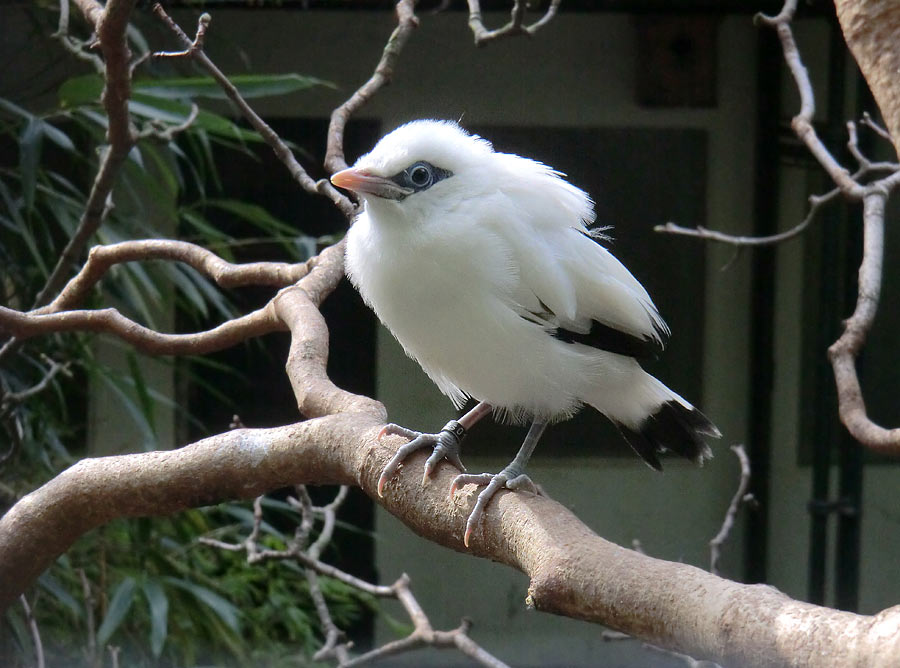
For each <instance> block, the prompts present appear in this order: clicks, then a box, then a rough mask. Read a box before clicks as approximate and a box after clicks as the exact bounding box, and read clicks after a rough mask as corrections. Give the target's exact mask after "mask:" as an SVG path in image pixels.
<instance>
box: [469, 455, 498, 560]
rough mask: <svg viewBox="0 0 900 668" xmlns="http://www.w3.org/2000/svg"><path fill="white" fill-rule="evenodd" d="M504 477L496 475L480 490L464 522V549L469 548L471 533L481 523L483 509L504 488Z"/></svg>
mask: <svg viewBox="0 0 900 668" xmlns="http://www.w3.org/2000/svg"><path fill="white" fill-rule="evenodd" d="M506 483H507V480H506V476H505V475H503V474H502V473H498V474H497V475H495V476H492V478H491V481H490V483H488V486H487V487H485V488H484V489H483V490H481V493H480V494H479V495H478V499H476V501H475V507H474V508H472V512H471V513H469V519H468V520H466V533H465V535H464V536H463V544H464V545H465V546H466V547H469V538H470V537H471V535H472V531H473V530H474V529H475V527H476V526H478V523H479V522H480V521H481V517H482V515H484V509H485V507H486V506H487V504H488V502H489V501H490V500H491V499H492V498H494V495H495V494H496V493H497V492H499V491H500V490H501V489H503V488H504V487H506Z"/></svg>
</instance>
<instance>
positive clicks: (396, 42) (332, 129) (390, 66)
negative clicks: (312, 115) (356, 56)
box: [325, 0, 419, 173]
mask: <svg viewBox="0 0 900 668" xmlns="http://www.w3.org/2000/svg"><path fill="white" fill-rule="evenodd" d="M418 25H419V19H418V18H416V15H415V2H414V0H399V1H398V2H397V27H396V28H395V29H394V32H392V33H391V36H390V37H389V38H388V42H387V44H386V45H385V47H384V51H383V52H382V54H381V60H379V61H378V65H377V66H376V67H375V72H374V73H373V74H372V76H371V77H370V78H369V80H368V81H366V83H364V84H363V85H362V86H361V87H360V88H359V89H358V90H357V91H356V92H355V93H353V95H351V96H350V99H348V100H347V101H346V102H344V104H342V105H341V106H339V107H338V108H337V109H335V110H334V111H333V112H331V121H330V123H329V124H328V147H327V149H326V151H325V168H326V169H327V170H328V171H329V172H332V173H334V172H337V171H339V170H341V169H344V168H346V167H347V162H346V160H345V159H344V128H345V127H346V125H347V121H348V120H349V119H350V116H351V115H352V114H353V113H354V112H355V111H357V110H358V109H359V108H360V107H362V106H363V105H365V104H366V103H367V102H368V101H369V99H370V98H371V97H372V96H373V95H374V94H375V93H377V92H378V90H379V89H380V88H382V87H384V86H386V85H387V84H389V83H390V82H391V79H392V78H393V76H394V66H395V65H396V62H397V58H398V57H399V56H400V52H401V51H402V50H403V47H404V46H405V45H406V42H407V40H408V39H409V36H410V34H411V33H412V31H413V29H414V28H416V27H417V26H418Z"/></svg>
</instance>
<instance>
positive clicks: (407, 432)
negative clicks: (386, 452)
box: [376, 422, 422, 441]
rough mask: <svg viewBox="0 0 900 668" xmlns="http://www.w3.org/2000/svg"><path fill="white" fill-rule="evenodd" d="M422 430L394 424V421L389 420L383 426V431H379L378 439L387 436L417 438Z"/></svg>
mask: <svg viewBox="0 0 900 668" xmlns="http://www.w3.org/2000/svg"><path fill="white" fill-rule="evenodd" d="M421 435H422V432H421V431H415V430H414V429H407V428H406V427H401V426H400V425H399V424H394V423H393V422H389V423H388V424H386V425H384V426H383V427H382V428H381V431H379V432H378V436H376V439H377V440H379V441H380V440H381V439H383V438H384V437H385V436H404V437H406V438H408V439H410V440H412V439H415V438H416V437H418V436H421Z"/></svg>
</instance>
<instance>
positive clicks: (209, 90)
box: [134, 73, 335, 100]
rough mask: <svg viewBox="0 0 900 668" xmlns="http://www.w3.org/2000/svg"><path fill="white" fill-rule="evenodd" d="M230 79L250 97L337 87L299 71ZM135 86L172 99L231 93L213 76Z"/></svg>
mask: <svg viewBox="0 0 900 668" xmlns="http://www.w3.org/2000/svg"><path fill="white" fill-rule="evenodd" d="M228 79H229V81H231V83H232V84H234V85H235V87H236V88H237V89H238V91H239V92H240V94H241V96H242V97H244V98H247V99H252V98H257V97H271V96H274V95H286V94H288V93H294V92H297V91H301V90H307V89H309V88H313V87H314V86H328V87H331V88H334V87H335V86H334V84H332V83H331V82H329V81H323V80H322V79H317V78H316V77H309V76H304V75H302V74H297V73H290V74H236V75H234V76H230V77H228ZM134 88H135V90H136V91H139V92H141V93H147V94H149V95H153V96H155V97H164V98H168V99H170V100H186V99H192V98H195V97H206V98H210V99H214V100H224V99H226V98H227V97H228V96H227V95H226V94H225V91H224V90H222V87H221V86H219V84H218V83H216V81H215V79H213V78H212V77H184V78H173V79H143V80H141V81H137V82H136V83H135V85H134Z"/></svg>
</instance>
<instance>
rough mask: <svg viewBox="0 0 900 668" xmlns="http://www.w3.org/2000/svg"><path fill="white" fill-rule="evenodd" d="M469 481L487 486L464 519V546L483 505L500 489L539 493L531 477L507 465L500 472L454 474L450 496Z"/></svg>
mask: <svg viewBox="0 0 900 668" xmlns="http://www.w3.org/2000/svg"><path fill="white" fill-rule="evenodd" d="M469 483H473V484H475V485H478V486H481V485H487V487H485V488H484V489H483V490H481V492H480V493H479V494H478V498H477V499H476V500H475V507H474V508H472V512H471V513H469V519H468V520H467V521H466V534H465V536H464V537H463V543H465V545H466V547H469V537H470V536H471V535H472V531H474V529H475V527H476V526H478V523H479V522H480V521H481V518H482V516H483V515H484V509H485V507H486V506H487V504H488V503H489V502H490V500H491V499H492V498H493V497H494V495H495V494H496V493H497V492H499V491H500V490H501V489H511V490H512V491H514V492H517V491H520V490H524V491H526V492H531V493H532V494H540V492H539V490H538V488H537V485H535V484H534V482H532V480H531V478H529V477H528V476H527V475H525V474H524V473H522V471H521V469H519V468H518V467H515V466H507V467H506V468H505V469H503V470H502V471H500V473H477V474H470V473H463V474H460V475H458V476H456V479H455V480H454V481H453V484H452V485H450V496H451V497H452V496H453V495H454V494H455V493H456V490H458V489H459V488H460V487H462V486H463V485H467V484H469Z"/></svg>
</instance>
